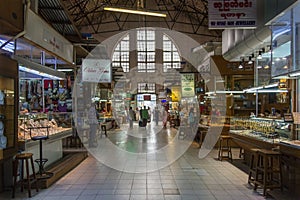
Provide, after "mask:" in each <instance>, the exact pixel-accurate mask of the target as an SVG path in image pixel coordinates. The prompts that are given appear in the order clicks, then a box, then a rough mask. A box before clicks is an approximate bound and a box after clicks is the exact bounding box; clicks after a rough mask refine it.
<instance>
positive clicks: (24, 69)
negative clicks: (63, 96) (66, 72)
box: [19, 65, 63, 80]
mask: <svg viewBox="0 0 300 200" xmlns="http://www.w3.org/2000/svg"><path fill="white" fill-rule="evenodd" d="M19 70H20V71H23V72H27V73H31V74H35V75H38V76H42V77H45V78H49V79H53V80H62V79H63V78H61V77H57V76H54V75H51V74H46V73H44V72H40V71H37V70H34V69H30V68H27V67H24V66H22V65H19Z"/></svg>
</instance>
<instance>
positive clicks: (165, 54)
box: [163, 52, 171, 61]
mask: <svg viewBox="0 0 300 200" xmlns="http://www.w3.org/2000/svg"><path fill="white" fill-rule="evenodd" d="M163 56H164V57H163V60H164V61H171V52H164V54H163Z"/></svg>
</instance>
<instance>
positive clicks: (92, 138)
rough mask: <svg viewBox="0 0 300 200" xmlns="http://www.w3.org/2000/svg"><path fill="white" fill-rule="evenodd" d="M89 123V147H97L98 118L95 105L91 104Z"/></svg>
mask: <svg viewBox="0 0 300 200" xmlns="http://www.w3.org/2000/svg"><path fill="white" fill-rule="evenodd" d="M88 120H89V121H88V123H89V125H90V134H89V147H96V146H97V140H96V132H97V128H98V117H97V111H96V106H95V103H91V106H90V108H89V113H88Z"/></svg>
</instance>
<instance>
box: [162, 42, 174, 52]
mask: <svg viewBox="0 0 300 200" xmlns="http://www.w3.org/2000/svg"><path fill="white" fill-rule="evenodd" d="M171 45H172V43H171V41H164V44H163V48H164V51H171Z"/></svg>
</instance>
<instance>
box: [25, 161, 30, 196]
mask: <svg viewBox="0 0 300 200" xmlns="http://www.w3.org/2000/svg"><path fill="white" fill-rule="evenodd" d="M25 162H26V176H27V184H28V186H27V187H28V197H31V182H30V174H29V164H28V159H26V161H25Z"/></svg>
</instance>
